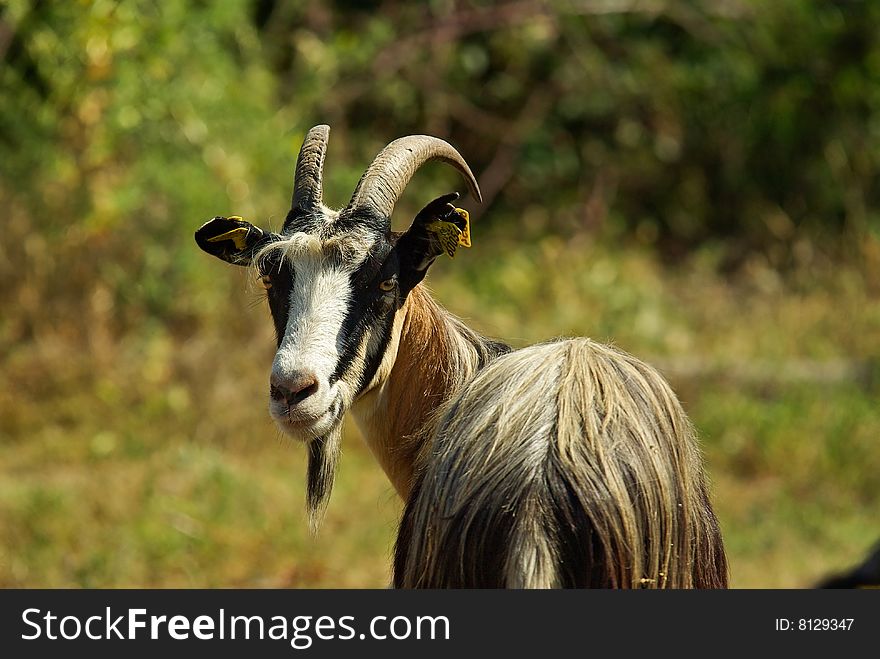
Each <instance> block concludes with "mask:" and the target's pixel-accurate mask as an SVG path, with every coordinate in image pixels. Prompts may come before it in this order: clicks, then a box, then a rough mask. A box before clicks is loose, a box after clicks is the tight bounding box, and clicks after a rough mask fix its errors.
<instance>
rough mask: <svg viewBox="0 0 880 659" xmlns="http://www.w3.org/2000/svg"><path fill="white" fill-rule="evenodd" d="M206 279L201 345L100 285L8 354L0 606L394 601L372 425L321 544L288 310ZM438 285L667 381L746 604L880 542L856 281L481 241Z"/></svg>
mask: <svg viewBox="0 0 880 659" xmlns="http://www.w3.org/2000/svg"><path fill="white" fill-rule="evenodd" d="M193 249H194V248H193ZM204 259H205V260H204V263H203V264H202V267H203V268H204V269H205V270H207V271H209V272H210V273H211V274H212V275H213V276H212V277H210V278H212V279H214V283H213V284H209V283H207V280H208V279H209V277H206V278H205V280H206V281H204V282H203V281H202V280H197V282H196V284H195V285H194V287H193V288H192V289H190V290H186V291H181V300H179V301H178V302H177V304H180V305H183V306H190V307H194V308H200V309H201V311H199V312H198V313H196V314H194V315H193V316H192V317H189V318H188V320H187V322H184V323H180V322H173V323H172V322H170V321H169V322H168V323H163V322H162V321H161V320H159V319H149V318H148V319H147V321H146V322H144V324H143V325H141V326H140V327H138V328H134V329H132V328H130V329H128V330H126V331H119V330H118V328H117V325H118V323H117V319H116V318H115V316H114V308H113V305H112V304H110V305H109V306H108V305H105V304H98V303H95V301H94V298H95V295H96V293H95V291H96V290H100V285H99V284H98V283H95V285H94V288H93V289H92V290H85V291H82V292H81V293H79V295H80V296H81V298H80V301H81V302H82V308H83V309H84V311H83V313H82V314H80V316H78V317H74V316H66V317H63V318H61V319H60V320H59V321H58V322H55V323H53V322H45V323H44V324H43V325H42V326H41V327H37V328H36V329H34V330H33V331H32V332H31V333H30V334H29V335H28V336H26V338H25V339H23V340H21V341H18V342H16V343H15V344H13V345H11V346H9V348H8V349H7V350H6V354H5V356H4V364H3V378H4V381H3V384H2V387H0V420H2V427H0V586H4V587H10V586H32V587H43V586H52V587H56V586H87V587H88V586H96V587H97V586H103V587H127V586H154V587H174V586H183V587H188V586H193V587H194V586H232V587H238V586H242V587H243V586H255V587H262V586H275V587H329V586H341V587H384V586H386V585H387V584H388V582H389V576H390V569H389V565H390V557H391V552H392V545H393V539H394V533H395V525H396V522H397V518H398V515H399V512H400V507H401V504H400V502H399V501H398V500H397V497H396V495H395V494H394V492H393V490H392V488H391V487H390V485H389V484H388V483H387V481H386V479H385V477H384V475H383V474H382V472H381V470H380V468H379V467H378V465H377V464H376V463H375V462H374V460H373V459H372V456H371V455H370V454H369V451H368V450H367V449H366V448H365V447H364V445H363V444H362V443H361V441H360V439H359V438H358V436H357V433H356V431H355V430H354V427H353V424H349V428H348V432H347V436H346V438H345V449H344V456H343V461H342V465H341V469H340V474H339V479H338V482H337V487H336V490H335V492H334V495H333V499H332V501H331V504H330V508H329V512H328V515H327V518H326V521H325V523H324V526H323V528H322V530H321V533H320V535H319V536H318V537H317V538H312V537H310V536H309V534H308V531H307V525H306V519H305V513H304V506H303V498H304V492H303V489H304V488H303V482H304V470H305V455H304V451H303V449H302V447H301V446H299V445H292V444H290V443H289V442H288V441H286V440H283V439H281V438H279V436H278V433H277V432H276V431H275V429H274V428H273V426H272V424H271V422H270V420H269V418H268V414H267V411H266V395H265V389H266V383H265V380H266V374H267V371H268V368H269V364H270V362H271V358H272V354H273V346H274V341H273V337H272V331H271V323H270V321H269V319H268V314H267V311H266V309H265V306H264V305H263V303H261V302H256V303H254V299H255V298H254V296H255V293H254V292H253V291H252V290H251V288H250V287H249V286H246V285H245V284H244V281H245V280H244V275H243V274H242V273H240V272H237V271H235V272H233V269H231V268H224V266H223V265H222V264H219V263H217V262H214V261H211V260H209V259H208V257H204ZM434 269H435V272H434V273H433V274H432V279H431V285H432V288H433V289H434V291H435V293H436V295H437V297H438V298H439V299H440V300H441V301H443V302H444V303H445V304H446V306H448V307H449V308H451V309H452V310H454V311H455V312H456V313H458V314H459V315H461V316H463V317H465V318H466V319H467V320H468V321H469V322H470V323H471V324H473V325H474V326H476V327H478V328H480V329H482V330H483V331H485V332H487V333H489V334H492V335H495V336H500V337H503V338H506V339H509V340H511V341H513V342H514V344H516V345H524V344H526V343H530V342H534V341H538V340H541V339H544V338H550V337H553V336H560V335H589V336H592V337H593V338H596V339H600V340H612V341H613V342H614V343H615V344H617V345H618V346H619V347H621V348H623V349H625V350H627V351H629V352H632V353H634V354H636V355H638V356H640V357H642V358H645V359H646V360H648V361H650V362H653V363H657V364H659V365H661V367H663V368H664V369H665V370H666V372H667V373H668V375H669V377H670V379H671V381H672V383H673V385H674V387H675V388H676V390H677V391H678V392H679V395H680V396H681V398H682V400H683V402H684V404H685V407H686V409H687V410H688V413H689V414H690V415H691V417H692V419H693V421H694V423H695V424H696V426H697V428H698V430H699V433H700V437H701V440H702V443H703V448H704V452H705V455H706V460H707V464H708V469H709V472H710V477H711V481H712V484H713V496H714V501H715V504H716V508H717V512H718V514H719V518H720V521H721V525H722V530H723V533H724V537H725V541H726V544H727V549H728V552H729V557H730V563H731V572H732V580H733V585H734V586H736V587H805V586H809V585H810V584H812V583H814V582H815V581H816V580H817V579H818V578H820V577H821V576H823V575H825V574H827V573H828V572H831V571H834V570H837V569H841V568H844V567H846V566H847V565H849V564H850V563H853V562H855V561H857V560H858V559H859V558H860V557H861V555H862V554H863V553H864V552H865V551H866V550H867V549H868V547H869V546H870V545H871V544H872V543H873V542H874V541H875V540H876V539H877V538H878V537H880V524H878V523H877V522H878V519H877V510H880V479H878V478H877V474H880V441H878V440H880V405H878V404H877V399H878V389H877V379H876V377H875V378H874V380H873V381H871V380H870V378H869V379H868V380H864V381H863V380H858V379H857V380H853V379H852V378H850V377H849V376H848V375H847V374H846V373H845V372H844V373H843V374H842V375H841V374H840V373H837V372H836V371H835V372H832V373H830V375H829V373H828V372H826V371H825V370H823V368H822V364H828V363H831V362H834V361H835V360H836V362H841V363H847V364H848V363H857V364H861V363H863V362H865V363H868V364H869V365H870V363H871V362H870V360H871V359H875V360H876V357H877V356H878V355H880V302H878V292H877V291H876V290H872V289H871V287H870V285H869V283H868V281H867V280H866V279H865V278H863V277H862V276H861V275H860V274H859V272H858V271H856V270H855V269H853V268H848V267H837V268H824V269H816V270H815V271H812V272H806V273H800V274H799V275H793V276H792V277H789V278H786V279H782V278H780V277H778V276H777V275H776V274H775V273H773V272H772V271H770V270H768V269H765V268H763V267H761V266H760V264H752V265H751V266H749V267H747V268H746V269H745V270H744V271H743V273H742V274H741V275H739V276H737V277H736V278H732V279H730V278H728V279H725V278H721V277H719V276H718V275H715V274H714V268H713V267H712V264H711V259H710V258H709V256H707V255H706V254H703V255H702V256H700V255H698V257H697V258H694V259H691V260H689V261H688V262H686V263H682V264H679V265H678V266H677V267H674V268H669V267H663V266H661V265H660V264H659V263H658V262H657V261H656V260H655V259H654V258H653V257H651V256H650V255H649V254H646V253H642V252H640V251H638V250H625V251H623V250H612V251H609V250H608V249H607V248H605V247H602V246H599V245H596V244H593V243H592V242H590V241H589V240H587V239H586V238H576V239H573V240H570V241H562V240H557V239H545V240H543V241H537V242H534V243H531V244H527V245H516V244H515V243H513V242H507V241H505V239H504V238H503V237H501V236H495V237H485V236H480V235H479V234H477V235H476V236H475V247H474V249H472V250H469V251H465V252H463V253H462V254H461V255H459V256H457V257H456V260H455V261H453V262H450V261H448V260H445V259H444V260H443V261H440V262H438V264H437V265H436V266H435V268H434ZM218 288H219V289H220V290H219V292H218V290H217V289H218ZM206 300H207V301H211V304H208V303H207V302H206ZM99 302H100V300H99ZM50 312H51V308H50V309H49V310H48V311H47V312H46V313H47V314H49V315H47V318H49V317H51V314H50ZM804 363H806V364H807V365H808V366H807V368H806V370H804V368H803V367H802V365H803V364H804ZM874 363H876V362H874ZM792 364H801V366H800V367H798V368H800V369H801V370H797V369H795V370H794V371H791V369H792ZM682 365H684V367H682ZM694 365H696V366H697V368H693V366H694ZM790 371H791V372H792V373H794V375H793V376H791V377H789V372H790ZM874 372H875V373H876V370H875V371H874ZM868 373H869V375H870V370H869V371H868ZM872 382H873V384H872Z"/></svg>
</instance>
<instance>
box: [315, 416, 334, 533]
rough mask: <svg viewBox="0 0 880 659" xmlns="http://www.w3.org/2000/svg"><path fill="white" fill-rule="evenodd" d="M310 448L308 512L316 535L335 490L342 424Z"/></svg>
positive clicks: (317, 440) (318, 439)
mask: <svg viewBox="0 0 880 659" xmlns="http://www.w3.org/2000/svg"><path fill="white" fill-rule="evenodd" d="M308 446H309V466H308V471H307V482H308V484H307V490H306V511H307V512H308V516H309V529H310V530H311V532H312V535H315V534H317V533H318V528H319V527H320V526H321V521H322V520H323V519H324V513H325V512H326V511H327V503H328V502H329V501H330V492H331V491H332V490H333V479H334V478H335V477H336V465H337V464H339V454H340V453H341V451H342V424H341V423H337V424H336V425H335V426H333V428H331V429H330V431H329V432H328V433H327V434H326V435H324V436H323V437H318V438H316V439H314V440H312V441H311V442H309V445H308Z"/></svg>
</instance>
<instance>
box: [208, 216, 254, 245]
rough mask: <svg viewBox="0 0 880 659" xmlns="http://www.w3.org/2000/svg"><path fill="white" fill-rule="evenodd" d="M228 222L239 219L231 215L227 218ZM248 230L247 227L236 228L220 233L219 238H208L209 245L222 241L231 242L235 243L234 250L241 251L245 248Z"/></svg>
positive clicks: (239, 219) (239, 218)
mask: <svg viewBox="0 0 880 659" xmlns="http://www.w3.org/2000/svg"><path fill="white" fill-rule="evenodd" d="M227 219H229V220H238V221H239V222H240V221H241V217H239V216H238V215H233V216H231V217H229V218H227ZM248 231H249V229H248V228H247V227H238V228H237V229H232V230H231V231H227V232H226V233H221V234H220V235H219V236H214V237H213V238H208V242H209V243H219V242H220V241H222V240H231V241H232V242H233V243H235V249H237V250H239V251H241V250H243V249H244V248H245V247H247V235H248Z"/></svg>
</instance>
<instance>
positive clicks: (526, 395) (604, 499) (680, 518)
mask: <svg viewBox="0 0 880 659" xmlns="http://www.w3.org/2000/svg"><path fill="white" fill-rule="evenodd" d="M418 470H419V471H418V478H417V480H416V483H415V487H414V490H413V492H412V493H411V495H410V497H409V500H408V502H407V506H406V510H405V512H404V516H403V521H402V523H401V528H400V533H399V536H398V540H397V549H396V556H395V570H394V583H395V585H396V586H398V587H410V588H416V587H418V588H450V587H472V588H473V587H477V588H480V587H484V588H502V587H508V588H552V587H600V588H689V587H696V588H723V587H726V585H727V565H726V559H725V556H724V550H723V546H722V542H721V535H720V532H719V529H718V524H717V521H716V518H715V515H714V514H713V512H712V509H711V507H710V506H709V503H708V496H707V491H706V484H705V478H704V475H703V470H702V465H701V459H700V455H699V451H698V448H697V445H696V441H695V438H694V434H693V430H692V428H691V425H690V423H689V422H688V420H687V418H686V416H685V414H684V412H683V410H682V409H681V406H680V404H679V402H678V400H677V399H676V397H675V395H674V394H673V393H672V391H671V390H670V388H669V386H668V385H667V384H666V382H665V381H664V380H663V378H662V377H661V376H660V375H659V374H658V373H657V372H656V371H655V370H653V369H652V368H650V367H649V366H647V365H645V364H643V363H642V362H640V361H638V360H637V359H635V358H633V357H631V356H629V355H627V354H625V353H623V352H620V351H618V350H615V349H613V348H610V347H608V346H604V345H601V344H598V343H595V342H593V341H590V340H589V339H572V340H566V341H560V342H557V343H549V344H544V345H538V346H533V347H530V348H524V349H522V350H518V351H516V352H513V353H511V354H509V355H506V356H504V357H501V358H499V359H498V360H496V361H494V362H493V363H491V364H490V365H488V366H487V367H486V368H485V369H483V370H482V371H481V372H480V373H478V374H477V375H476V377H474V378H473V379H472V380H471V381H470V382H469V383H468V384H467V385H466V386H465V387H464V388H463V389H462V390H461V391H460V392H458V393H457V394H456V395H454V396H453V397H452V398H451V399H450V400H449V401H448V402H447V403H446V404H445V405H444V406H443V408H442V410H441V411H440V417H439V421H438V424H437V426H436V428H435V429H433V430H428V436H427V437H426V444H425V447H424V450H423V453H422V455H421V456H420V460H419V466H418Z"/></svg>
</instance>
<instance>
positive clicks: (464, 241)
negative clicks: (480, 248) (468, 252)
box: [455, 208, 471, 247]
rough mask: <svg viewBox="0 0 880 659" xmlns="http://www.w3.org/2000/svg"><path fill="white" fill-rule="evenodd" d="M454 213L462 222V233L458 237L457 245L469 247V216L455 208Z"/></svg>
mask: <svg viewBox="0 0 880 659" xmlns="http://www.w3.org/2000/svg"><path fill="white" fill-rule="evenodd" d="M455 212H456V213H457V214H458V215H459V216H460V217H461V219H463V220H464V231H462V232H461V235H460V236H459V237H458V244H459V245H461V246H462V247H470V246H471V216H470V215H469V214H468V212H467V211H466V210H465V209H464V208H456V209H455Z"/></svg>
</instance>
